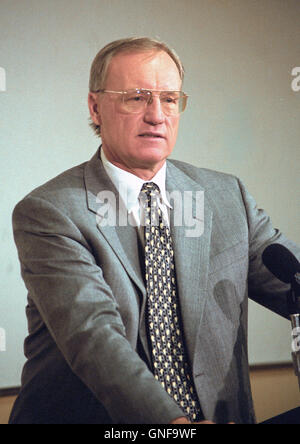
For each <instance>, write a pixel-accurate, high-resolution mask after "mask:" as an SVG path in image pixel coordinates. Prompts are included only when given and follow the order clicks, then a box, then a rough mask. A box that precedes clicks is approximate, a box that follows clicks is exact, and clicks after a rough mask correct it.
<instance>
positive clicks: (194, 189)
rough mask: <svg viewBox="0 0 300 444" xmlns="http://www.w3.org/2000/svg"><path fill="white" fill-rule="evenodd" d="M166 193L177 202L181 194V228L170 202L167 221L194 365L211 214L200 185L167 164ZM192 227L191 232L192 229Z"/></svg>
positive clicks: (185, 330) (184, 323)
mask: <svg viewBox="0 0 300 444" xmlns="http://www.w3.org/2000/svg"><path fill="white" fill-rule="evenodd" d="M167 191H168V192H169V193H170V197H171V196H172V195H174V196H175V200H177V199H179V194H178V192H179V191H180V193H181V203H182V210H183V211H182V213H183V218H182V219H183V220H182V224H179V222H180V220H179V219H178V215H176V202H173V201H171V204H172V206H173V210H171V215H170V221H171V232H172V239H173V249H174V256H175V267H176V275H177V288H178V294H179V299H180V306H181V313H182V320H183V328H184V334H185V342H186V345H187V351H188V354H189V358H190V360H191V361H192V362H193V357H194V353H195V345H196V338H197V332H198V329H199V326H200V323H201V318H202V314H203V310H204V305H205V301H206V297H207V291H206V288H207V278H208V267H209V252H210V238H211V223H212V211H211V209H210V207H209V205H208V203H207V201H206V200H205V193H204V190H203V189H201V187H200V186H199V184H198V183H196V182H195V181H194V180H192V179H191V178H190V177H188V176H187V175H186V174H185V173H183V172H182V171H181V170H179V169H178V168H177V167H176V166H175V165H173V164H172V163H170V162H168V169H167ZM176 196H177V198H176ZM203 196H204V211H203V212H202V203H203V201H202V198H203ZM178 204H179V205H180V202H177V205H178ZM203 215H204V219H203ZM201 219H202V220H201ZM193 226H194V229H191V227H193ZM202 231H203V233H202ZM201 233H202V234H201Z"/></svg>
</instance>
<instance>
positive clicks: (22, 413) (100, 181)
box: [10, 38, 298, 424]
mask: <svg viewBox="0 0 300 444" xmlns="http://www.w3.org/2000/svg"><path fill="white" fill-rule="evenodd" d="M182 81H183V67H182V65H181V62H180V60H179V59H178V57H177V56H176V54H175V53H174V52H173V51H172V50H170V49H169V48H168V47H167V46H166V45H165V44H163V43H161V42H157V41H155V40H151V39H147V38H132V39H124V40H120V41H117V42H113V43H111V44H109V45H107V46H106V47H105V48H103V49H102V50H101V51H100V52H99V54H98V55H97V56H96V58H95V60H94V63H93V65H92V69H91V78H90V93H89V98H88V102H89V109H90V115H91V119H92V126H93V127H94V129H95V131H96V133H97V134H98V135H101V139H102V146H101V148H100V149H99V151H98V152H97V153H96V154H95V156H94V157H93V158H92V159H91V160H90V161H89V162H87V163H85V164H82V165H79V166H78V167H75V168H72V169H71V170H69V171H67V172H65V173H63V174H61V175H60V176H58V177H57V178H55V179H53V180H51V181H50V182H48V183H47V184H45V185H43V186H41V187H39V188H38V189H36V190H35V191H33V192H32V193H31V194H30V195H28V196H27V197H26V198H25V199H24V200H23V201H22V202H20V203H19V204H18V205H17V207H16V209H15V211H14V217H13V220H14V233H15V240H16V244H17V247H18V251H19V257H20V262H21V265H22V275H23V278H24V281H25V284H26V286H27V289H28V306H27V316H28V323H29V336H28V337H27V338H26V341H25V353H26V357H27V362H26V364H25V367H24V370H23V374H22V389H21V393H20V395H19V397H18V399H17V401H16V403H15V406H14V409H13V412H12V415H11V419H10V422H11V423H156V424H159V423H162V424H167V423H182V424H188V423H191V422H198V423H199V422H200V423H205V422H210V421H214V422H229V421H234V422H237V423H253V422H255V415H254V412H253V406H252V399H251V391H250V384H249V371H248V360H247V299H248V290H249V295H250V297H252V298H253V299H254V300H256V301H258V302H260V303H261V304H263V305H265V306H267V307H269V308H271V309H273V310H274V311H276V312H277V313H279V314H281V315H283V316H286V317H287V316H288V313H287V311H286V304H285V295H286V291H287V286H286V285H284V284H282V283H281V282H280V281H278V280H276V278H274V277H273V276H272V275H271V274H270V273H269V272H268V271H267V270H266V268H265V267H264V266H263V264H262V259H261V256H262V252H263V251H264V249H265V247H266V246H267V245H269V244H271V243H274V242H278V243H283V244H285V245H287V246H288V247H289V248H290V249H292V250H294V251H295V252H297V251H298V250H297V248H296V246H295V245H294V244H292V243H291V242H289V241H287V240H286V239H285V238H284V236H283V235H282V234H281V233H280V232H279V231H277V230H274V229H273V228H272V226H271V224H270V221H269V218H268V217H267V216H266V214H265V213H264V212H263V211H262V210H259V209H257V207H256V205H255V202H254V201H253V199H252V198H251V197H250V196H249V195H248V193H247V191H246V190H245V188H244V187H243V185H242V183H241V182H240V181H239V180H238V179H237V178H235V177H232V176H229V175H225V174H221V173H216V172H213V171H208V170H203V169H198V168H195V167H193V166H191V165H187V164H185V163H182V162H177V161H170V160H167V158H168V157H169V156H170V154H171V153H172V150H173V147H174V145H175V142H176V138H177V131H178V125H179V119H180V113H181V112H183V111H184V109H185V106H186V102H187V96H186V95H185V94H184V93H183V91H182ZM124 185H125V187H124ZM176 192H177V194H176ZM108 193H109V194H108ZM172 193H173V194H172ZM178 193H179V194H178ZM184 193H186V196H190V197H191V199H190V200H189V206H186V205H184V202H183V200H184V199H183V200H180V199H177V200H176V199H171V198H170V196H171V195H173V196H185V194H184ZM197 193H198V194H197ZM199 193H200V194H199ZM200 195H201V196H204V220H202V221H200V222H201V223H202V225H203V229H202V230H200V231H199V230H195V233H191V230H190V231H188V230H187V228H189V227H190V226H191V221H193V223H194V224H196V223H199V214H198V211H197V205H198V206H199V205H200V204H199V196H200ZM103 196H104V197H105V196H106V197H107V196H108V198H107V199H106V202H105V205H104V208H105V210H106V211H104V212H103V211H102V210H103V208H102V210H101V205H102V204H103V199H102V197H103ZM111 196H113V197H114V199H113V198H111ZM104 200H105V199H104ZM179 200H180V202H179ZM201 202H202V201H201ZM200 206H201V205H200ZM187 208H188V210H187ZM179 210H180V211H182V212H184V211H188V212H189V215H188V217H183V218H181V219H180V220H181V221H182V223H176V220H175V219H176V218H175V217H174V215H175V213H176V211H177V214H178V212H180V211H179ZM121 213H122V214H123V216H124V214H125V215H126V221H127V223H120V220H121ZM201 214H202V213H201ZM107 215H110V216H112V215H113V217H111V218H110V219H109V218H107ZM185 216H186V215H185ZM200 219H201V217H200ZM122 220H123V222H124V218H123V219H122ZM177 222H178V220H177Z"/></svg>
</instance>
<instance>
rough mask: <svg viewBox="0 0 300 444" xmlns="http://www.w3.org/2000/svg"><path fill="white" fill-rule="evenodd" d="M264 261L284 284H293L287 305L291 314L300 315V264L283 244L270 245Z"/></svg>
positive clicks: (266, 250)
mask: <svg viewBox="0 0 300 444" xmlns="http://www.w3.org/2000/svg"><path fill="white" fill-rule="evenodd" d="M262 260H263V263H264V265H265V266H266V267H267V268H268V270H269V271H270V272H271V273H272V274H273V275H274V276H275V277H277V279H279V280H280V281H282V282H285V283H286V284H291V292H290V294H289V297H288V300H287V303H288V311H289V314H294V313H299V312H300V307H299V301H298V298H300V262H299V261H298V259H297V258H296V256H294V255H293V253H292V252H291V251H290V250H288V249H287V248H286V247H285V246H283V245H281V244H271V245H269V246H268V247H267V248H266V249H265V250H264V252H263V254H262Z"/></svg>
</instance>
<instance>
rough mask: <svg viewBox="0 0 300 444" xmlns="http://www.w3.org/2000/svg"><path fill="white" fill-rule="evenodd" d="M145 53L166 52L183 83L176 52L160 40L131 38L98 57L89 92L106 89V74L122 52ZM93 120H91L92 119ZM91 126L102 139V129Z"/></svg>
mask: <svg viewBox="0 0 300 444" xmlns="http://www.w3.org/2000/svg"><path fill="white" fill-rule="evenodd" d="M143 51H157V52H159V51H164V52H166V53H167V54H168V55H169V56H170V57H171V58H172V59H173V61H174V62H175V64H176V66H177V68H178V71H179V74H180V78H181V80H182V81H183V78H184V67H183V65H182V63H181V61H180V59H179V57H178V55H177V54H176V52H175V51H174V50H173V49H171V48H169V47H168V46H167V45H166V43H164V42H161V41H159V40H155V39H151V38H149V37H130V38H126V39H120V40H115V41H113V42H111V43H109V44H108V45H106V46H104V48H102V49H101V50H100V51H99V52H98V54H97V55H96V57H95V59H94V61H93V63H92V66H91V72H90V81H89V90H90V92H96V91H98V90H99V89H104V88H105V81H106V74H107V70H108V66H109V63H110V61H111V59H112V58H113V57H114V56H115V55H117V54H120V53H121V52H143ZM90 120H91V119H90ZM90 126H91V127H92V128H93V130H94V131H95V133H96V135H97V136H99V137H100V135H101V129H100V126H99V125H96V124H95V123H94V122H93V121H92V120H91V123H90Z"/></svg>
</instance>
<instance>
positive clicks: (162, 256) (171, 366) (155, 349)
mask: <svg viewBox="0 0 300 444" xmlns="http://www.w3.org/2000/svg"><path fill="white" fill-rule="evenodd" d="M159 196H160V190H159V187H158V186H157V185H156V184H155V183H153V182H147V183H145V184H144V185H143V187H142V190H141V193H140V200H141V201H142V203H143V206H144V211H145V213H144V216H145V266H146V267H145V275H146V285H147V300H148V307H147V308H148V333H149V338H150V341H151V347H152V360H153V367H154V376H155V378H156V379H157V380H158V381H160V383H161V384H162V386H163V387H164V389H165V390H166V391H167V393H168V394H169V395H170V396H171V397H173V399H174V400H175V401H176V403H177V404H178V405H179V407H180V408H181V409H182V410H183V412H184V415H185V416H187V417H188V418H189V419H190V421H192V422H195V421H199V420H200V419H201V417H202V416H201V409H200V405H199V402H198V398H197V395H196V391H195V388H194V385H193V382H192V377H191V372H190V368H189V364H188V360H187V355H186V352H185V348H184V340H183V333H182V327H181V318H180V307H179V301H178V298H177V291H176V281H175V267H174V253H173V247H172V239H171V236H170V231H169V227H168V225H167V224H166V223H165V220H164V217H163V215H162V212H161V210H160V208H159V205H158V202H159Z"/></svg>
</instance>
